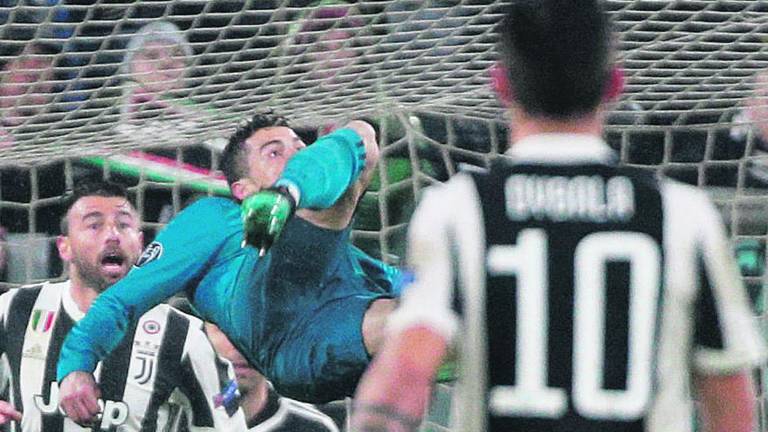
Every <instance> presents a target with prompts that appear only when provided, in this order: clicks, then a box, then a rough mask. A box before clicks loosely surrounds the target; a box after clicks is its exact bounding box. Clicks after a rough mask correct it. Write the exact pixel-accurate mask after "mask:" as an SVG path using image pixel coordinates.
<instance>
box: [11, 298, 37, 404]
mask: <svg viewBox="0 0 768 432" xmlns="http://www.w3.org/2000/svg"><path fill="white" fill-rule="evenodd" d="M42 288H43V287H42V285H38V286H35V287H32V288H19V292H18V293H16V296H14V297H13V300H12V301H11V304H10V305H9V308H8V325H7V327H6V330H7V333H6V334H7V335H8V336H9V338H8V340H7V343H6V351H5V353H6V354H7V355H8V360H9V363H10V365H11V376H12V377H15V378H16V379H13V380H12V381H13V401H14V407H15V408H16V409H17V410H18V411H22V412H23V411H24V404H23V403H22V401H21V386H20V383H19V380H18V377H19V376H20V375H21V373H20V369H21V351H22V350H23V349H24V335H25V334H26V330H27V325H28V324H29V316H30V315H31V314H32V308H33V307H34V306H35V301H37V297H38V296H39V295H40V290H41V289H42Z"/></svg>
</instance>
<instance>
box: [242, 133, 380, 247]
mask: <svg viewBox="0 0 768 432" xmlns="http://www.w3.org/2000/svg"><path fill="white" fill-rule="evenodd" d="M378 154H379V153H378V143H377V142H376V133H375V131H374V130H373V127H372V126H370V125H369V124H368V123H365V122H363V121H359V120H358V121H353V122H350V123H349V124H348V125H347V126H346V127H344V128H341V129H338V130H336V131H334V132H332V133H330V134H328V135H325V136H322V137H320V138H319V139H318V140H317V141H315V142H314V143H313V144H312V145H311V146H309V147H307V148H306V149H305V150H302V151H300V152H298V153H296V154H295V155H294V156H293V157H291V159H290V160H289V161H288V163H287V164H286V166H285V169H284V170H283V173H282V174H281V176H280V178H279V179H278V180H277V181H276V182H275V185H274V187H272V188H270V189H267V190H263V191H260V192H257V193H255V194H253V195H251V196H250V197H248V198H246V199H245V200H244V201H243V205H242V207H243V222H244V228H245V240H246V242H247V243H248V244H251V245H253V246H254V247H256V248H258V249H260V250H261V251H262V254H263V253H264V252H266V250H267V249H269V248H270V247H271V246H272V244H273V243H274V241H275V240H276V239H277V237H278V236H279V235H280V233H281V232H282V230H283V227H284V226H285V223H286V222H287V221H288V219H290V218H291V216H292V215H293V213H294V211H295V210H296V209H299V215H300V216H301V217H302V218H305V219H307V220H309V221H310V222H312V223H313V224H315V225H317V226H320V227H323V228H329V229H343V228H346V227H347V226H348V225H349V223H350V222H351V220H352V215H353V213H354V209H355V206H356V204H357V200H358V199H359V198H360V196H361V195H362V193H363V192H364V191H365V188H366V187H367V186H368V183H369V182H370V180H371V177H372V175H373V168H374V167H375V165H376V162H377V161H378Z"/></svg>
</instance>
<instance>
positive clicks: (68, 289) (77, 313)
mask: <svg viewBox="0 0 768 432" xmlns="http://www.w3.org/2000/svg"><path fill="white" fill-rule="evenodd" d="M61 285H62V287H63V289H64V292H63V293H62V294H61V303H62V305H63V306H64V310H65V311H66V312H67V315H69V317H70V318H72V321H74V322H78V321H80V320H81V319H83V317H84V316H85V312H83V311H81V310H80V308H79V307H77V303H75V298H74V297H72V284H71V283H70V280H69V279H67V280H66V281H64V282H62V283H61Z"/></svg>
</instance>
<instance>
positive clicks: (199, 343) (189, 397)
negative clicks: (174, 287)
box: [174, 317, 247, 432]
mask: <svg viewBox="0 0 768 432" xmlns="http://www.w3.org/2000/svg"><path fill="white" fill-rule="evenodd" d="M179 368H180V369H179V373H178V376H179V377H180V378H181V382H180V383H178V387H179V392H178V393H174V394H180V395H181V396H182V397H183V398H184V399H186V403H183V404H182V405H184V406H187V407H188V410H189V412H188V413H187V416H186V417H187V418H188V420H189V430H190V432H195V431H209V430H217V431H218V430H221V431H233V432H237V431H245V430H246V429H247V427H246V420H245V415H244V414H243V411H242V409H241V408H240V405H239V403H240V399H239V393H238V392H237V382H236V380H235V373H234V369H233V368H232V364H231V363H230V362H229V361H227V360H226V359H223V358H221V357H219V356H218V355H217V354H216V352H215V351H214V349H213V346H212V345H211V343H210V342H209V340H208V337H207V336H206V334H205V332H204V330H203V324H202V322H201V321H200V320H198V319H197V318H191V317H190V325H189V330H188V332H187V335H186V340H185V342H184V350H183V352H182V357H181V359H180V362H179Z"/></svg>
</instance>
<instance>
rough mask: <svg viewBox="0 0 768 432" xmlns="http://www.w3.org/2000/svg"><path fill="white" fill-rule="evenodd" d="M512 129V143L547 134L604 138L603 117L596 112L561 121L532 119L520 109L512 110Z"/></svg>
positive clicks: (541, 118)
mask: <svg viewBox="0 0 768 432" xmlns="http://www.w3.org/2000/svg"><path fill="white" fill-rule="evenodd" d="M510 113H511V116H512V127H511V128H510V142H512V143H516V142H518V141H520V140H522V139H524V138H527V137H529V136H532V135H539V134H547V133H568V134H585V135H594V136H596V137H600V136H602V133H603V116H602V113H601V112H594V113H591V114H588V115H585V116H582V117H578V118H574V119H567V120H560V119H551V118H546V117H532V116H530V115H527V114H526V113H524V112H522V111H521V110H519V109H512V110H510Z"/></svg>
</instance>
